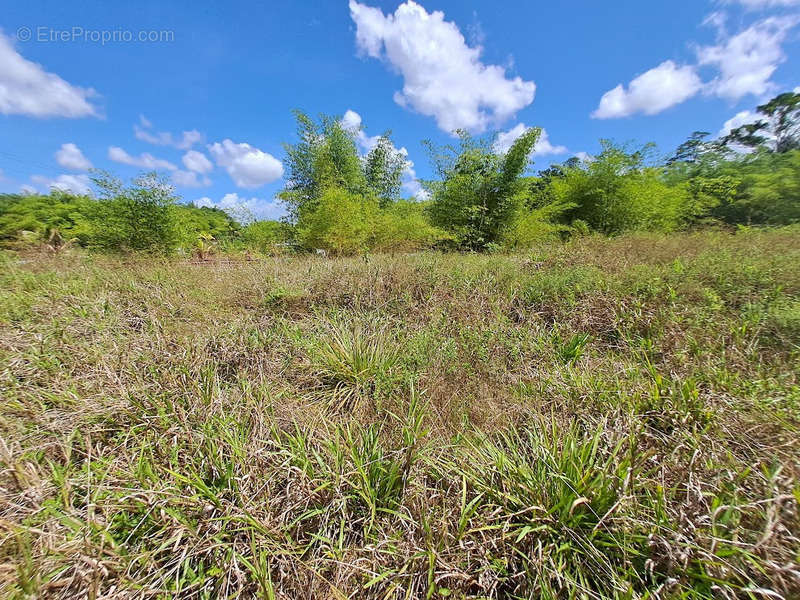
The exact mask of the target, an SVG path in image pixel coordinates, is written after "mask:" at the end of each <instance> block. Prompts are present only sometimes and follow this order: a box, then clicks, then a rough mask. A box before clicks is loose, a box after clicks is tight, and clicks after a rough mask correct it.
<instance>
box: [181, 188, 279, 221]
mask: <svg viewBox="0 0 800 600" xmlns="http://www.w3.org/2000/svg"><path fill="white" fill-rule="evenodd" d="M194 205H195V206H200V207H203V206H205V207H207V208H219V209H222V210H224V211H225V212H227V213H228V214H229V215H231V216H232V217H233V218H234V219H236V220H238V221H239V222H240V223H245V222H249V221H252V220H253V219H257V220H264V219H269V220H276V219H279V218H280V217H282V216H284V215H285V214H286V210H285V209H284V208H283V206H281V205H280V204H279V203H278V202H276V201H274V200H265V199H263V198H246V197H242V196H239V194H237V193H236V192H232V193H229V194H225V195H224V196H223V197H222V199H221V200H220V201H219V202H214V201H213V200H212V199H211V198H209V197H208V196H203V197H202V198H198V199H197V200H195V201H194Z"/></svg>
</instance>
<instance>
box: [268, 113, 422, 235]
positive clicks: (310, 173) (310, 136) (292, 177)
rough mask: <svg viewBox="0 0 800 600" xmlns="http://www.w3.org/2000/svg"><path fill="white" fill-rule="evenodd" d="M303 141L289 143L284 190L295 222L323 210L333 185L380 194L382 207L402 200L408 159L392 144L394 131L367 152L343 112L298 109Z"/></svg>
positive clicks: (284, 197)
mask: <svg viewBox="0 0 800 600" xmlns="http://www.w3.org/2000/svg"><path fill="white" fill-rule="evenodd" d="M295 118H296V119H297V137H298V141H297V142H296V143H294V144H284V148H285V150H286V164H287V166H288V171H289V174H288V177H287V184H286V187H285V188H284V189H283V191H282V192H281V193H280V198H281V199H282V200H283V201H284V202H285V203H286V206H287V208H288V210H289V218H290V220H291V221H293V222H296V223H300V222H301V221H302V220H303V219H304V218H306V216H307V215H308V214H310V213H313V212H314V211H315V210H316V209H317V205H318V203H319V201H320V199H321V197H322V196H323V194H324V193H325V190H327V189H328V188H332V187H335V188H339V189H342V190H344V191H346V192H347V193H349V194H354V195H363V196H367V195H370V196H374V197H375V198H378V199H379V201H380V204H381V206H386V205H387V204H389V203H390V202H392V201H393V200H396V199H397V196H398V194H399V191H400V183H401V181H400V180H401V175H402V173H403V170H404V169H405V166H406V163H407V161H406V159H405V157H404V156H403V154H401V153H400V151H398V150H397V149H396V148H395V147H394V145H393V144H392V141H391V139H390V138H389V134H388V133H387V134H384V135H383V136H381V137H380V138H379V139H378V141H377V143H376V144H375V146H374V147H373V148H372V149H371V150H370V151H369V152H368V153H367V155H366V156H365V157H363V158H362V157H361V156H360V155H359V153H358V145H357V141H356V136H357V134H358V131H357V130H354V129H351V128H347V127H345V126H344V124H343V123H342V121H341V119H340V118H338V117H334V116H330V115H321V116H320V118H319V120H318V121H316V122H315V121H314V120H313V119H312V118H311V117H309V116H308V115H306V114H305V113H303V112H301V111H295Z"/></svg>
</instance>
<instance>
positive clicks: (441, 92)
mask: <svg viewBox="0 0 800 600" xmlns="http://www.w3.org/2000/svg"><path fill="white" fill-rule="evenodd" d="M350 16H351V17H352V19H353V21H354V22H355V24H356V44H357V46H358V48H359V50H360V51H362V52H363V53H365V54H366V55H368V56H370V57H373V58H379V59H383V60H386V61H387V62H388V63H389V64H390V65H391V66H392V68H393V69H395V70H396V71H398V72H399V73H400V75H401V76H402V77H403V90H402V91H398V92H396V93H395V95H394V100H395V102H397V104H399V105H400V106H403V107H410V108H412V109H414V110H416V111H417V112H419V113H421V114H423V115H426V116H430V117H434V118H435V119H436V123H437V125H438V126H439V128H440V129H443V130H444V131H452V130H453V129H458V128H463V129H467V130H470V131H474V132H482V131H484V130H486V128H487V127H488V126H490V125H494V124H499V123H502V122H503V121H506V120H507V119H509V118H510V117H512V116H513V115H514V114H515V113H516V112H517V111H519V110H520V109H521V108H524V107H525V106H528V105H529V104H530V103H531V102H533V97H534V94H535V93H536V84H534V82H532V81H524V80H523V79H522V78H520V77H514V78H508V77H507V76H506V70H505V68H503V67H501V66H499V65H486V64H484V63H483V62H481V52H482V50H483V49H482V48H481V47H480V46H476V47H470V46H469V45H467V42H466V40H465V39H464V36H463V35H462V34H461V31H460V30H459V29H458V27H457V26H456V25H455V24H454V23H452V22H447V21H445V20H444V13H442V12H440V11H434V12H432V13H428V12H427V11H426V10H425V9H424V8H423V7H421V6H420V5H419V4H416V3H415V2H413V1H412V0H408V1H407V2H405V3H403V4H401V5H400V6H399V7H398V8H397V10H396V11H395V12H394V14H389V15H384V14H383V12H382V11H381V10H380V9H379V8H374V7H371V6H367V5H365V4H360V3H359V2H357V1H356V0H350Z"/></svg>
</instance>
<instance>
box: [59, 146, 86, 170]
mask: <svg viewBox="0 0 800 600" xmlns="http://www.w3.org/2000/svg"><path fill="white" fill-rule="evenodd" d="M55 156H56V162H57V163H58V164H59V165H61V166H62V167H64V168H65V169H72V170H73V171H86V170H87V169H91V168H92V163H91V162H90V161H89V159H88V158H86V157H85V156H84V155H83V152H81V149H80V148H78V147H77V146H76V145H75V144H72V143H70V144H61V148H60V149H59V150H58V151H57V152H56V155H55Z"/></svg>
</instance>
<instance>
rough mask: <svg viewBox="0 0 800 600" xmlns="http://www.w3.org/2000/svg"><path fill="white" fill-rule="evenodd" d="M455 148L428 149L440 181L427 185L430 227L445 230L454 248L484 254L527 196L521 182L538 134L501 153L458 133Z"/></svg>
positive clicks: (532, 132) (530, 134)
mask: <svg viewBox="0 0 800 600" xmlns="http://www.w3.org/2000/svg"><path fill="white" fill-rule="evenodd" d="M458 134H459V136H460V144H459V146H457V147H454V146H445V147H443V148H436V147H434V146H433V145H432V144H430V143H429V144H428V148H429V152H430V155H431V159H432V161H433V163H434V166H435V168H436V170H437V172H438V173H439V175H440V177H441V181H436V182H428V187H429V188H430V189H431V191H432V196H433V201H432V203H431V205H430V214H431V220H432V222H433V224H434V225H435V226H437V227H441V228H442V229H444V230H446V231H448V232H449V233H450V234H451V235H452V239H453V242H454V244H455V245H456V247H458V248H461V249H464V250H483V249H486V248H487V247H488V246H490V245H497V244H498V243H499V242H500V241H501V240H502V237H503V234H504V233H505V231H506V229H507V228H508V227H509V226H510V224H511V223H512V220H513V219H514V218H515V216H516V215H517V214H518V210H519V208H520V206H521V205H522V204H524V202H525V198H526V193H527V192H528V191H529V188H528V186H527V182H526V181H525V180H524V179H523V178H522V177H521V176H522V174H523V172H524V171H525V169H526V168H527V166H528V156H529V155H530V153H531V151H532V150H533V147H534V145H535V144H536V141H537V140H538V139H539V135H540V134H541V130H540V129H538V128H532V129H529V130H527V131H526V132H525V133H523V134H522V135H521V136H520V137H519V138H517V140H516V141H515V142H514V144H513V145H512V146H511V148H510V149H509V150H508V152H506V153H505V154H499V153H497V152H496V151H495V150H494V148H493V147H492V146H491V145H490V143H489V141H488V140H480V139H478V140H476V139H474V138H472V137H471V136H470V135H469V134H467V133H466V132H464V131H460V132H458Z"/></svg>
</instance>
